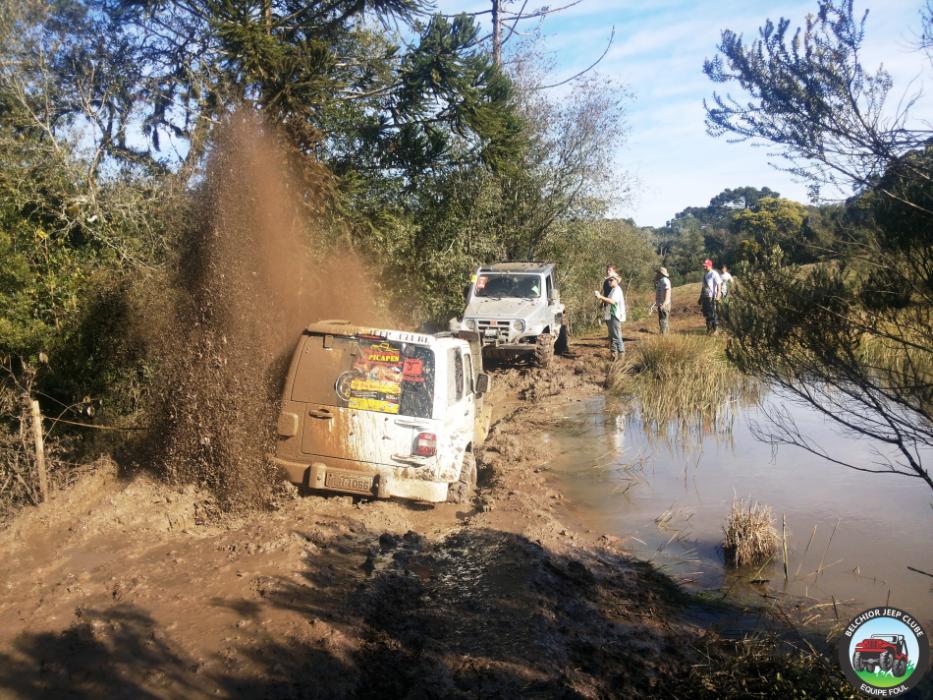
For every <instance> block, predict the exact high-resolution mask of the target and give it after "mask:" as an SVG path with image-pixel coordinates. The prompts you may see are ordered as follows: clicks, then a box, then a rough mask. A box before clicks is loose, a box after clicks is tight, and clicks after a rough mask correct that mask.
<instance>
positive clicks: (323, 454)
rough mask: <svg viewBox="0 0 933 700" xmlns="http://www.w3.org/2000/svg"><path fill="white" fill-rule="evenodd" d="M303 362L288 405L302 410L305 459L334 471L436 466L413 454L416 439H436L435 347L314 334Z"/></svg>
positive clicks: (303, 352)
mask: <svg viewBox="0 0 933 700" xmlns="http://www.w3.org/2000/svg"><path fill="white" fill-rule="evenodd" d="M297 362H298V365H297V368H296V371H295V373H294V382H293V384H292V387H291V395H290V396H289V397H288V399H289V400H290V401H289V403H291V404H292V405H293V406H294V405H295V404H298V406H295V407H296V408H298V409H299V411H300V415H301V419H300V420H301V430H300V433H301V438H300V440H301V442H300V450H301V454H302V455H303V456H304V457H306V458H307V459H309V460H310V459H312V458H315V457H319V458H326V461H328V462H329V464H331V465H334V466H340V464H341V463H342V462H344V461H346V463H347V466H353V467H359V466H362V467H366V466H370V467H373V468H376V467H380V466H383V467H404V466H411V463H412V461H415V462H417V463H418V466H422V467H430V466H431V465H430V464H429V463H428V462H427V461H426V460H424V459H420V460H419V459H418V457H417V455H414V454H413V453H414V452H416V450H417V447H418V436H419V435H420V434H422V433H425V434H432V432H433V431H432V427H433V424H434V421H433V420H432V418H431V416H432V413H433V400H434V353H433V351H432V350H431V349H430V348H429V347H426V346H423V345H416V344H412V343H403V342H397V341H389V340H385V339H382V338H376V337H364V336H360V337H357V336H340V335H316V334H311V335H307V336H305V338H304V340H303V347H302V348H301V351H300V356H299V357H298V358H297ZM354 462H355V463H357V464H352V463H354ZM335 478H338V477H335ZM328 485H329V486H330V485H331V484H328ZM333 486H335V487H337V486H339V484H334V485H333ZM349 490H360V489H349Z"/></svg>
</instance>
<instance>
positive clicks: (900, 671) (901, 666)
mask: <svg viewBox="0 0 933 700" xmlns="http://www.w3.org/2000/svg"><path fill="white" fill-rule="evenodd" d="M891 673H893V674H894V675H895V676H897V677H898V678H900V677H901V676H903V675H904V674H905V673H907V659H896V660H895V661H894V668H893V669H892V670H891Z"/></svg>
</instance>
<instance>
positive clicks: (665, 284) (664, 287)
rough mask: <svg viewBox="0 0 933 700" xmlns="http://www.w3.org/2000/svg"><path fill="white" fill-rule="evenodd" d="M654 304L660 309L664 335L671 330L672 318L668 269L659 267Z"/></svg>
mask: <svg viewBox="0 0 933 700" xmlns="http://www.w3.org/2000/svg"><path fill="white" fill-rule="evenodd" d="M654 304H655V306H657V307H658V325H659V326H660V327H661V335H664V334H666V333H667V332H668V331H669V330H670V322H669V319H670V317H671V276H670V275H669V274H667V268H666V267H659V268H658V274H657V275H656V276H655V288H654Z"/></svg>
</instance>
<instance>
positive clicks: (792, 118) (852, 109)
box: [705, 0, 933, 488]
mask: <svg viewBox="0 0 933 700" xmlns="http://www.w3.org/2000/svg"><path fill="white" fill-rule="evenodd" d="M864 21H865V16H864V15H863V16H862V18H861V19H858V18H856V16H855V14H854V11H853V4H852V2H851V1H846V0H821V1H820V2H819V3H818V11H817V13H816V15H815V16H813V17H810V18H809V19H808V20H807V24H806V27H805V28H803V29H798V30H797V32H796V33H795V34H794V35H793V37H789V36H788V35H787V30H788V27H789V22H788V21H787V20H784V19H782V20H780V21H779V22H778V23H777V24H776V25H775V24H774V23H772V22H771V21H768V22H767V23H766V24H765V26H764V27H763V28H762V29H761V30H760V32H759V39H758V40H757V41H755V42H753V43H752V44H751V45H748V46H746V45H745V43H744V42H743V40H742V38H741V37H740V36H738V35H736V34H735V33H733V32H730V31H728V30H727V31H724V32H723V35H722V37H723V38H722V43H721V44H720V47H719V49H720V55H719V56H717V57H716V58H715V59H713V60H711V61H707V63H706V66H705V70H706V72H707V74H708V75H709V76H710V78H712V79H713V80H714V81H717V82H723V83H724V82H732V81H734V82H736V83H737V84H738V86H739V87H740V88H741V89H742V90H743V92H745V93H746V95H745V96H744V98H743V99H742V100H741V101H739V100H735V99H732V98H724V97H721V96H719V95H715V96H714V101H713V104H712V105H708V106H707V124H708V128H709V130H710V132H711V133H713V134H716V135H722V134H730V135H738V136H740V137H744V138H757V139H762V140H765V141H768V142H770V143H771V144H774V145H777V146H778V147H780V148H781V150H782V153H783V154H784V156H785V157H786V158H787V160H788V162H789V163H790V164H791V169H792V170H793V171H794V172H795V173H797V174H798V175H800V176H803V177H806V178H808V179H809V181H810V183H811V185H812V187H813V190H814V191H815V192H816V191H819V188H820V187H821V186H825V185H827V184H830V185H834V186H848V187H851V188H853V189H855V190H856V192H857V195H856V198H855V200H854V201H853V202H852V203H850V205H849V206H848V207H847V208H846V209H847V211H846V212H845V213H844V215H843V216H844V218H845V219H847V220H848V221H849V222H856V223H857V226H854V227H851V228H849V227H846V226H843V227H841V231H842V233H843V234H844V235H843V236H840V237H838V238H837V239H836V240H835V241H834V242H833V245H832V248H833V251H832V252H833V257H835V258H836V260H835V261H832V262H827V263H821V264H817V265H814V266H813V267H812V268H810V269H809V270H797V269H793V268H777V269H774V270H771V271H768V272H766V273H763V274H759V275H750V276H748V277H747V278H746V279H744V280H743V284H742V286H741V287H740V288H739V289H738V290H737V291H738V293H737V294H736V296H735V298H734V299H732V300H731V301H730V304H729V305H728V306H727V308H726V313H725V317H726V324H727V326H728V327H729V329H730V330H731V331H732V333H733V338H732V339H731V340H730V343H729V353H730V355H731V356H732V357H733V358H734V359H735V360H736V361H737V362H738V363H739V365H740V366H741V367H743V368H744V369H746V370H747V371H751V372H756V373H759V374H762V375H764V376H765V377H767V378H769V379H771V380H772V381H774V382H775V383H777V384H778V385H780V386H782V387H784V388H785V389H786V390H787V391H789V392H790V393H791V394H792V395H794V396H796V397H797V398H798V399H799V400H801V401H803V402H806V403H808V404H810V405H811V406H813V407H814V408H815V409H816V410H818V411H821V412H823V413H824V414H825V415H826V416H827V417H828V418H830V419H832V420H833V421H836V423H837V424H838V425H840V426H842V428H843V429H844V430H846V431H847V432H849V433H852V434H855V435H861V436H867V437H870V438H872V439H874V440H876V441H878V442H879V443H881V444H882V445H884V446H886V448H887V449H886V451H883V452H879V454H877V455H876V456H875V458H874V459H872V460H871V461H870V462H862V461H860V462H855V463H846V466H850V467H852V468H855V469H859V470H862V471H869V472H893V473H897V474H902V475H906V476H910V477H913V478H917V479H920V480H922V481H923V482H925V483H926V484H927V485H928V486H930V487H931V488H933V479H931V475H930V472H929V469H928V467H927V466H925V465H924V462H923V460H924V452H925V451H928V450H929V449H930V448H931V447H933V388H931V387H933V319H931V313H933V242H931V239H930V235H929V232H930V231H931V230H933V182H931V173H933V147H931V146H930V145H929V142H928V139H929V138H930V136H931V131H930V130H929V128H928V127H927V126H925V125H921V126H918V127H914V126H911V125H910V124H911V122H910V121H909V113H908V109H909V107H910V106H911V103H910V101H908V102H907V103H906V104H905V105H904V107H903V109H902V110H901V111H899V112H897V113H896V114H895V115H894V116H893V118H892V117H889V116H888V115H887V113H886V109H887V106H886V103H885V100H886V97H887V95H888V93H889V91H890V89H891V87H892V82H891V79H890V76H888V75H887V73H885V72H884V71H883V70H882V69H879V70H877V71H875V72H874V73H870V72H868V71H866V70H865V69H864V68H863V66H862V64H861V61H860V48H861V42H862V39H863V31H864ZM773 418H774V423H773V432H772V433H771V435H770V436H769V439H771V440H773V441H775V442H786V443H791V444H796V445H799V446H801V447H804V448H805V449H809V450H811V451H812V452H814V453H816V454H819V455H821V456H823V457H825V458H826V459H828V460H830V461H835V462H839V460H838V458H836V457H835V456H834V455H832V454H830V453H828V452H826V451H825V450H823V449H822V448H820V446H819V444H818V443H816V442H815V441H814V440H813V438H812V437H811V436H808V435H806V434H805V433H804V432H803V431H802V430H801V429H800V428H799V427H798V426H797V424H796V423H795V422H794V420H793V416H792V414H791V413H790V412H789V411H787V412H783V413H781V414H780V415H777V416H774V417H773ZM840 463H841V462H840Z"/></svg>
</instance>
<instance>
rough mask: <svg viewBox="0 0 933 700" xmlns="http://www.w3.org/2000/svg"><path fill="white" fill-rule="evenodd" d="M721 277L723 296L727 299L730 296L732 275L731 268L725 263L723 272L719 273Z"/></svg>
mask: <svg viewBox="0 0 933 700" xmlns="http://www.w3.org/2000/svg"><path fill="white" fill-rule="evenodd" d="M719 276H720V278H722V295H721V296H722V298H723V299H725V298H726V297H727V296H729V287H731V286H732V275H730V274H729V268H728V267H726V266H725V265H723V266H722V272H720V273H719Z"/></svg>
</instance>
